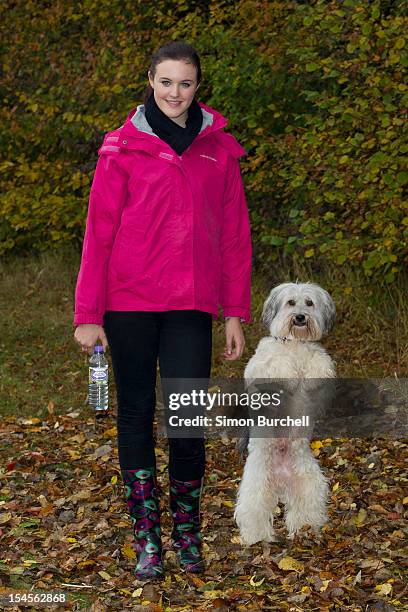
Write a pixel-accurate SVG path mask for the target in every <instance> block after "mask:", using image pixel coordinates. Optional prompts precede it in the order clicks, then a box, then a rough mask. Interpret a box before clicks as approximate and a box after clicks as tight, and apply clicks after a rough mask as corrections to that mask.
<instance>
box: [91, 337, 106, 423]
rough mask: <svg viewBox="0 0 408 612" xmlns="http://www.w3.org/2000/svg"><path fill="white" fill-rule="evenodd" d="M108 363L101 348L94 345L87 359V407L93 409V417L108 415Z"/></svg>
mask: <svg viewBox="0 0 408 612" xmlns="http://www.w3.org/2000/svg"><path fill="white" fill-rule="evenodd" d="M108 389H109V387H108V362H107V360H106V357H105V355H104V352H103V346H100V345H96V346H95V347H94V353H93V355H92V357H91V358H90V359H89V395H88V401H89V405H90V406H92V407H93V409H94V411H95V416H96V417H99V416H105V415H107V414H108V408H109V393H108Z"/></svg>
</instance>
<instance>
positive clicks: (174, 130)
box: [145, 92, 203, 155]
mask: <svg viewBox="0 0 408 612" xmlns="http://www.w3.org/2000/svg"><path fill="white" fill-rule="evenodd" d="M145 117H146V120H147V123H148V124H149V125H150V127H151V128H152V130H153V132H154V133H155V134H157V136H158V137H159V138H161V139H162V140H164V141H165V142H167V144H169V145H170V146H171V148H172V149H174V151H176V153H177V154H178V155H181V154H182V153H183V151H185V150H186V149H187V147H189V146H190V145H191V143H192V142H193V140H194V138H195V137H196V136H197V134H199V133H200V130H201V126H202V124H203V113H202V112H201V107H200V105H199V104H198V102H197V101H196V99H193V101H192V103H191V104H190V106H189V107H188V117H187V121H186V127H185V128H183V127H181V125H178V124H177V123H176V122H175V121H173V120H172V119H170V117H168V116H167V115H166V114H165V113H163V111H162V110H161V109H160V108H159V107H158V106H157V103H156V100H155V99H154V93H153V92H152V94H151V95H150V97H149V98H148V100H147V102H146V104H145Z"/></svg>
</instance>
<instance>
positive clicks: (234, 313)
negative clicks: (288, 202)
mask: <svg viewBox="0 0 408 612" xmlns="http://www.w3.org/2000/svg"><path fill="white" fill-rule="evenodd" d="M223 315H224V318H225V319H228V318H229V317H240V319H241V323H251V313H250V311H249V310H245V309H244V308H234V307H233V306H231V307H229V306H226V307H225V308H223Z"/></svg>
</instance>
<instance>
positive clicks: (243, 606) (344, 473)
mask: <svg viewBox="0 0 408 612" xmlns="http://www.w3.org/2000/svg"><path fill="white" fill-rule="evenodd" d="M0 436H1V440H0V449H1V450H0V459H1V463H0V465H1V467H0V548H1V552H2V555H1V557H2V559H1V563H0V588H1V591H0V597H3V602H4V601H5V600H4V597H5V595H6V594H7V593H9V592H13V593H16V592H27V591H28V590H30V589H32V590H33V591H36V592H40V591H41V592H47V593H50V592H65V593H66V594H67V598H68V603H67V604H66V606H65V609H72V610H79V609H84V610H126V609H131V610H144V611H146V612H147V611H149V610H151V611H159V610H174V611H178V610H194V611H200V610H212V609H217V610H221V611H227V610H295V611H297V610H339V611H342V610H353V611H363V610H364V611H365V610H376V611H390V610H394V609H395V610H403V609H405V610H406V609H408V587H407V581H406V578H407V575H406V568H407V557H406V543H407V535H408V525H407V522H406V518H407V510H408V497H407V495H408V491H407V486H406V485H407V473H406V467H407V457H408V453H407V448H408V445H407V444H406V443H404V442H403V441H397V440H385V439H382V440H376V441H373V440H358V439H352V440H350V439H348V440H344V439H333V440H330V439H327V440H321V441H314V442H313V443H312V447H313V451H314V453H315V455H316V456H318V457H319V460H320V462H321V465H322V467H323V469H324V471H325V473H326V474H327V476H328V477H329V478H330V483H331V491H332V493H331V500H330V508H329V515H330V521H329V523H328V524H327V526H325V527H324V529H323V533H322V536H321V541H320V542H318V541H316V540H315V539H313V538H312V537H311V535H310V534H309V533H308V532H305V533H304V535H303V537H301V538H298V539H297V540H295V542H294V543H293V544H292V545H289V543H288V542H287V541H286V540H285V532H284V529H283V526H282V521H281V519H280V518H279V515H278V520H277V527H278V532H279V534H280V536H281V537H282V541H281V543H279V544H277V543H274V544H266V543H265V544H259V545H254V546H252V547H250V548H243V547H242V546H241V545H240V542H239V535H238V530H237V528H236V525H235V523H234V521H233V505H234V500H235V495H236V490H237V486H238V483H239V480H240V476H241V474H242V463H240V460H239V455H238V453H237V452H236V450H235V444H234V441H232V440H222V439H211V440H208V443H207V471H206V485H205V490H204V494H203V503H202V510H203V521H202V522H203V535H204V553H205V558H206V562H207V570H206V572H205V574H203V575H201V576H199V577H198V576H192V575H187V574H183V573H181V572H180V570H179V569H178V567H177V565H176V563H175V556H174V553H173V552H172V551H171V550H170V549H169V548H170V547H169V534H170V527H171V525H170V518H169V514H168V511H167V503H168V498H167V493H168V483H167V448H166V441H165V440H164V439H161V438H159V439H158V440H157V457H158V468H159V484H160V487H161V489H162V496H161V500H162V531H163V543H164V547H165V549H166V553H165V568H166V578H165V580H164V581H163V582H161V583H150V584H147V585H141V584H140V583H138V582H137V581H136V580H135V579H134V577H133V574H132V571H133V568H134V565H135V553H134V551H133V546H132V534H131V529H130V519H129V517H128V515H127V512H126V506H125V502H124V496H123V488H122V482H121V477H120V472H119V468H118V460H117V451H116V429H115V426H114V416H110V417H108V418H107V419H105V420H104V421H103V422H102V423H100V422H98V423H97V424H96V423H95V422H94V419H93V417H90V413H89V412H86V411H85V410H84V411H83V412H80V411H75V412H71V413H68V414H65V415H56V414H55V413H54V409H53V405H52V403H50V405H49V407H48V417H46V418H44V419H39V418H27V417H15V416H9V417H6V419H5V420H4V421H3V424H2V426H1V430H0ZM278 510H279V509H278ZM0 607H1V605H0ZM47 607H48V608H50V609H51V608H52V609H58V606H57V605H56V606H55V607H53V606H51V605H50V604H48V605H47ZM59 608H61V609H62V607H61V604H59ZM15 609H19V608H17V607H16V608H15ZM20 609H29V608H23V607H21V606H20ZM32 609H39V605H38V606H34V607H33V608H32Z"/></svg>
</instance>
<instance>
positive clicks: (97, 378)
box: [89, 366, 108, 385]
mask: <svg viewBox="0 0 408 612" xmlns="http://www.w3.org/2000/svg"><path fill="white" fill-rule="evenodd" d="M89 382H90V384H92V383H93V384H95V383H96V384H99V385H100V384H103V383H105V382H108V366H105V367H104V368H89Z"/></svg>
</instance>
